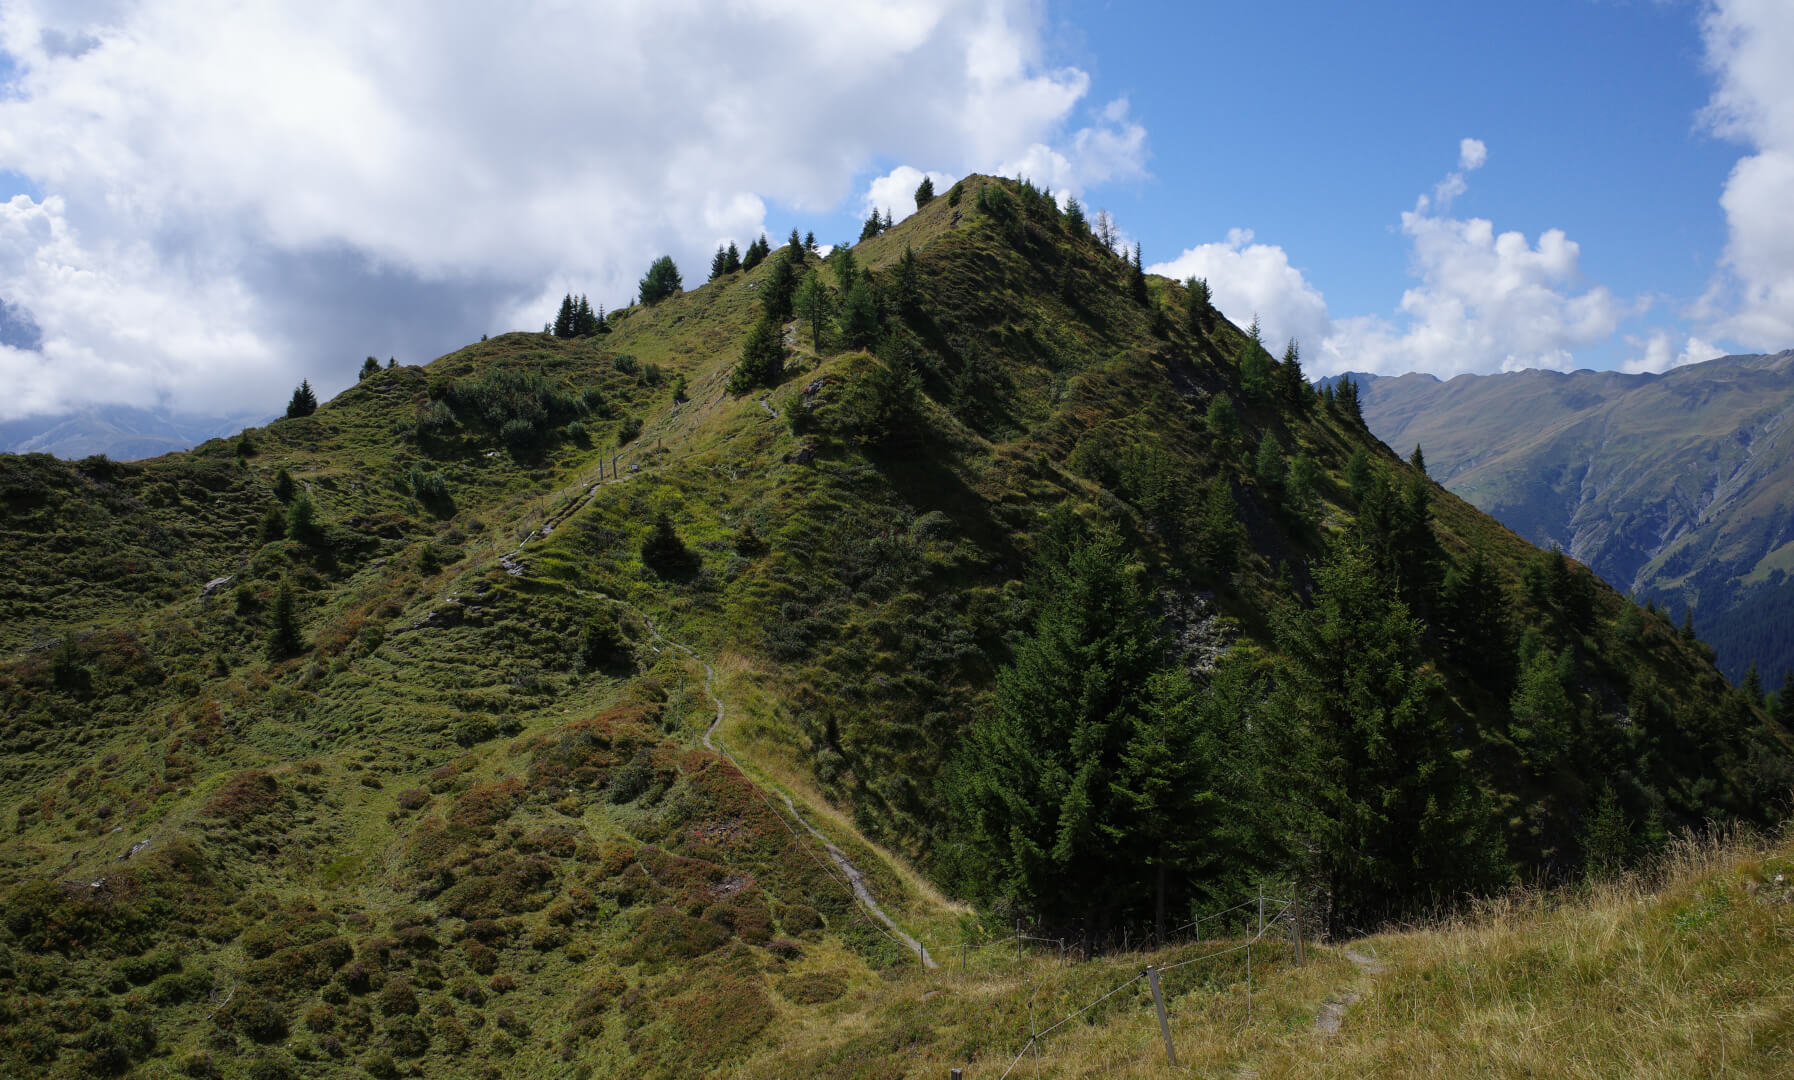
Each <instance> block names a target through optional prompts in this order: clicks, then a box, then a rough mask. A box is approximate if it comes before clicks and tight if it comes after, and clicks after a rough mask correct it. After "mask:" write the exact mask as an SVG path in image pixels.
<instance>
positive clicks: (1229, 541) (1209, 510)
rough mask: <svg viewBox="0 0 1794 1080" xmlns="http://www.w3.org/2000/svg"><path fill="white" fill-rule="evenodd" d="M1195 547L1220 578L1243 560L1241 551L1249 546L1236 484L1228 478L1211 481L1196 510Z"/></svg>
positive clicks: (1205, 562)
mask: <svg viewBox="0 0 1794 1080" xmlns="http://www.w3.org/2000/svg"><path fill="white" fill-rule="evenodd" d="M1195 535H1196V549H1197V552H1198V553H1199V554H1200V555H1201V556H1202V561H1203V563H1204V565H1206V566H1207V567H1208V568H1209V570H1210V571H1211V572H1212V573H1213V574H1215V575H1216V576H1217V577H1225V576H1226V575H1227V574H1230V573H1232V572H1233V570H1234V568H1235V567H1237V566H1238V565H1239V563H1240V551H1241V549H1243V548H1244V547H1245V546H1246V527H1245V526H1244V525H1242V524H1240V511H1239V506H1238V505H1237V504H1235V503H1234V501H1233V486H1232V485H1231V484H1229V483H1228V482H1227V478H1226V477H1222V476H1217V477H1215V478H1214V479H1213V480H1211V481H1209V485H1208V489H1207V490H1206V491H1204V492H1203V496H1202V503H1201V506H1200V508H1199V509H1198V511H1197V520H1196V529H1195Z"/></svg>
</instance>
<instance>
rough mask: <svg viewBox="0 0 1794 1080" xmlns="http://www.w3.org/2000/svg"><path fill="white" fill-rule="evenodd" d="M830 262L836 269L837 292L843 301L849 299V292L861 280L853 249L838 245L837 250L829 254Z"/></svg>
mask: <svg viewBox="0 0 1794 1080" xmlns="http://www.w3.org/2000/svg"><path fill="white" fill-rule="evenodd" d="M828 261H829V263H830V264H831V265H833V267H834V268H835V290H836V291H837V292H839V293H840V294H841V297H842V299H846V298H847V290H849V289H851V288H853V283H854V282H855V281H856V280H858V279H859V268H858V266H857V265H856V264H855V262H854V257H853V248H851V247H849V246H848V245H846V244H836V245H835V250H834V251H833V252H831V253H830V254H829V257H828Z"/></svg>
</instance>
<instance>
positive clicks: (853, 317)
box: [841, 277, 878, 349]
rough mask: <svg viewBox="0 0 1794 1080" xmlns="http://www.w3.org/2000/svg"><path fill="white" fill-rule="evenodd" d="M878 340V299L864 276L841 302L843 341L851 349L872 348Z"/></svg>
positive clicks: (854, 284)
mask: <svg viewBox="0 0 1794 1080" xmlns="http://www.w3.org/2000/svg"><path fill="white" fill-rule="evenodd" d="M877 340H878V301H877V299H876V298H875V297H874V296H873V295H872V288H871V286H870V285H869V284H867V282H866V279H865V278H863V277H862V278H860V279H859V280H857V281H855V282H854V283H853V287H852V288H850V289H848V290H847V297H846V299H845V300H843V301H842V303H841V342H842V344H844V345H846V346H847V347H848V348H849V349H870V348H871V347H872V345H873V343H874V342H876V341H877Z"/></svg>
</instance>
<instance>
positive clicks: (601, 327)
mask: <svg viewBox="0 0 1794 1080" xmlns="http://www.w3.org/2000/svg"><path fill="white" fill-rule="evenodd" d="M598 333H600V334H608V333H610V320H609V319H606V318H605V317H604V305H603V304H599V305H598Z"/></svg>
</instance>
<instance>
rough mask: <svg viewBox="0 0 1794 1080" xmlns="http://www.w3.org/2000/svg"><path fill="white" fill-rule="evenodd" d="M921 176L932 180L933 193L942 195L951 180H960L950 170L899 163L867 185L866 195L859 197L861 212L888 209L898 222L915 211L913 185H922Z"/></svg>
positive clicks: (914, 189) (914, 187)
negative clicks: (921, 167)
mask: <svg viewBox="0 0 1794 1080" xmlns="http://www.w3.org/2000/svg"><path fill="white" fill-rule="evenodd" d="M924 176H926V177H927V178H929V179H930V180H933V181H934V190H935V193H936V194H939V195H945V194H946V193H947V189H948V188H950V187H952V186H953V182H954V181H955V180H958V179H959V177H957V176H954V175H953V174H952V173H944V172H935V171H933V170H932V169H931V170H929V171H928V172H923V171H922V170H921V169H918V168H916V167H915V166H913V165H899V166H897V167H896V168H895V169H892V170H891V171H890V172H888V173H886V174H884V175H883V176H880V177H877V178H875V179H874V180H873V181H872V183H871V184H869V185H867V187H866V197H865V198H863V199H861V200H860V213H862V214H869V213H871V212H872V211H874V210H889V211H890V212H891V216H892V218H893V219H895V220H897V221H902V220H903V219H904V218H906V217H909V216H910V215H911V214H913V213H915V212H916V188H917V187H918V186H920V185H921V183H922V178H923V177H924Z"/></svg>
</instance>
